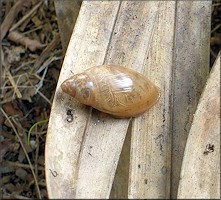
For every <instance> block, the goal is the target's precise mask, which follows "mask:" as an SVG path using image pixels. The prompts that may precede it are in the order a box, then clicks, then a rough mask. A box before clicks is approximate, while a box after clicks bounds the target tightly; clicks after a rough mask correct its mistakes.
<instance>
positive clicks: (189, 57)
mask: <svg viewBox="0 0 221 200" xmlns="http://www.w3.org/2000/svg"><path fill="white" fill-rule="evenodd" d="M211 3H212V2H211V1H178V2H177V9H176V26H175V30H174V31H175V46H174V47H175V48H174V68H173V71H174V80H173V82H174V86H173V87H174V88H173V117H172V118H173V122H172V133H173V136H172V166H171V167H172V169H171V173H172V174H171V175H172V176H171V198H176V196H177V188H178V183H179V176H180V169H181V163H182V160H183V153H184V148H185V145H186V140H187V137H188V133H189V130H190V126H191V123H192V119H193V114H194V112H195V110H196V106H197V104H198V101H199V98H200V94H201V92H202V89H203V87H204V85H205V82H206V79H207V76H208V73H209V43H210V21H211V19H210V16H211Z"/></svg>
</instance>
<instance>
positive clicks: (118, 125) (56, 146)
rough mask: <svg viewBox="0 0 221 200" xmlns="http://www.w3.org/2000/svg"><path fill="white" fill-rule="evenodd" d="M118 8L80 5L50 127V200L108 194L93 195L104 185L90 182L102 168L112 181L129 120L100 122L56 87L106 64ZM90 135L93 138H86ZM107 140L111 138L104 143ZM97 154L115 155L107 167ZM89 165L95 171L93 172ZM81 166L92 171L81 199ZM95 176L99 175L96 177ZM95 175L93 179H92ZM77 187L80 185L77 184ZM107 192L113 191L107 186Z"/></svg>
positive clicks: (95, 3)
mask: <svg viewBox="0 0 221 200" xmlns="http://www.w3.org/2000/svg"><path fill="white" fill-rule="evenodd" d="M118 8H119V2H118V1H112V2H107V1H104V2H100V1H93V2H91V1H85V2H83V5H82V6H81V10H80V14H79V17H78V19H77V23H76V25H75V29H74V32H73V35H72V37H71V40H70V45H69V46H68V49H67V53H66V57H65V60H64V63H63V67H62V70H61V74H60V77H59V81H58V84H57V89H56V94H55V97H54V101H53V105H52V112H51V115H50V121H49V126H48V133H47V144H46V150H45V151H46V152H45V153H46V163H45V164H46V180H47V185H49V186H50V187H48V194H49V197H50V198H80V197H83V195H84V197H88V198H92V197H97V198H98V197H106V196H107V195H108V194H107V192H106V191H103V193H104V194H103V195H100V194H98V193H96V192H95V191H94V190H95V189H97V190H98V191H100V190H101V188H100V187H99V186H101V185H102V182H98V181H97V183H96V182H95V183H94V182H93V180H95V181H96V179H95V175H97V176H98V178H101V177H103V176H105V174H104V171H103V170H104V169H106V168H105V166H108V169H110V170H112V171H113V173H112V176H114V169H112V168H114V167H115V166H116V165H117V161H118V160H117V158H118V154H120V151H121V146H117V145H118V144H117V143H116V144H115V140H117V142H120V143H122V144H123V139H124V136H125V134H124V133H125V132H126V127H127V124H128V120H116V119H112V118H109V116H103V117H102V118H101V119H100V121H99V120H98V119H99V116H98V115H97V116H96V114H95V115H93V117H92V118H89V116H90V115H89V113H90V112H89V108H88V107H86V106H84V105H82V104H80V103H78V102H76V101H74V100H73V98H71V97H68V96H66V95H64V93H62V91H61V88H60V85H61V83H62V82H63V81H64V80H65V79H66V78H68V77H69V76H70V75H71V74H72V73H79V72H81V71H83V70H85V69H86V68H88V67H90V66H93V65H99V64H103V63H104V58H105V55H106V50H107V48H108V44H109V41H110V37H111V33H112V29H113V26H114V23H115V18H116V15H117V12H118ZM107 16H108V21H107ZM67 110H72V113H73V122H71V123H69V122H68V121H67V120H66V118H67V115H66V113H67ZM87 124H88V126H87ZM100 125H101V126H102V125H103V126H107V127H106V128H104V129H103V132H102V131H100V130H94V129H96V128H97V127H98V126H100ZM86 126H87V127H88V128H87V127H86ZM112 128H113V130H112ZM101 129H102V127H101ZM114 129H118V131H116V130H115V134H118V132H119V133H120V134H118V136H116V135H114V134H110V133H111V131H114ZM124 129H125V130H124ZM88 130H89V131H93V133H92V134H90V132H88ZM108 136H110V137H109V138H108ZM112 138H113V139H114V140H112ZM108 142H109V143H111V144H112V146H113V148H114V150H113V151H114V152H116V153H113V152H112V149H111V147H110V146H108ZM89 143H92V144H89ZM101 145H102V147H104V148H105V147H106V150H104V149H102V148H101ZM91 147H92V148H91ZM87 150H89V152H87ZM98 151H99V152H100V154H102V153H103V152H105V153H106V154H108V153H109V152H111V155H113V156H115V160H114V161H113V162H112V163H109V162H108V158H107V159H106V157H105V156H106V155H104V154H103V155H102V156H101V155H100V154H99V155H98V154H97V152H98ZM90 154H91V155H92V156H91V155H90ZM87 158H88V159H89V160H88V163H87V162H85V159H87ZM111 158H112V157H111ZM90 159H92V160H90ZM99 161H101V162H102V163H100V164H101V165H100V166H99V165H98V162H99ZM90 164H91V165H94V167H96V168H95V169H94V168H92V166H90ZM111 164H113V165H114V166H112V165H111ZM82 166H84V167H88V169H94V170H95V171H93V172H92V174H89V176H90V177H87V178H86V179H85V182H87V183H88V184H89V186H91V187H93V188H94V189H93V190H90V187H88V189H87V190H85V191H84V193H83V194H81V191H83V190H84V188H85V186H84V184H83V183H82V176H81V174H82V173H84V172H85V173H86V172H87V170H82ZM100 169H101V170H100ZM54 171H56V173H57V176H56V177H54V176H53V173H52V172H54ZM96 172H97V173H96ZM99 172H100V174H102V176H99V174H98V173H99ZM93 175H94V178H93V180H91V179H92V177H93ZM108 178H111V176H110V174H108ZM79 182H81V183H80V184H79ZM77 183H78V188H77V185H76V184H77ZM103 184H105V183H103ZM107 185H108V184H106V185H105V188H106V190H107V189H108V188H107ZM109 187H111V181H110V184H109ZM108 190H110V189H108ZM90 192H91V194H90Z"/></svg>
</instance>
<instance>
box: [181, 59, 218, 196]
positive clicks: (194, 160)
mask: <svg viewBox="0 0 221 200" xmlns="http://www.w3.org/2000/svg"><path fill="white" fill-rule="evenodd" d="M178 198H182V199H185V198H188V199H190V198H199V199H219V198H220V55H219V57H218V59H217V60H216V62H215V65H214V66H213V69H212V71H211V74H210V76H209V79H208V81H207V83H206V86H205V89H204V91H203V94H202V96H201V98H200V102H199V104H198V106H197V110H196V112H195V114H194V119H193V123H192V126H191V129H190V133H189V136H188V139H187V144H186V147H185V154H184V158H183V163H182V170H181V177H180V182H179V190H178Z"/></svg>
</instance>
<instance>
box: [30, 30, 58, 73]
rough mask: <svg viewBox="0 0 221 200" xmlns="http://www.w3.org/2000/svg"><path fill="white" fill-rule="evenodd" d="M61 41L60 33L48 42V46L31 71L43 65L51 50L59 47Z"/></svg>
mask: <svg viewBox="0 0 221 200" xmlns="http://www.w3.org/2000/svg"><path fill="white" fill-rule="evenodd" d="M59 42H60V35H59V34H56V35H55V37H54V39H53V40H52V42H51V43H50V44H48V46H47V47H46V48H45V49H44V51H43V52H42V53H41V55H40V57H39V59H37V60H36V62H35V64H34V66H33V68H32V70H31V73H33V72H34V71H36V70H37V69H38V68H39V67H40V66H41V64H42V63H43V62H44V61H45V59H47V58H48V57H49V55H50V53H51V51H52V50H53V49H55V48H56V47H57V45H58V44H59Z"/></svg>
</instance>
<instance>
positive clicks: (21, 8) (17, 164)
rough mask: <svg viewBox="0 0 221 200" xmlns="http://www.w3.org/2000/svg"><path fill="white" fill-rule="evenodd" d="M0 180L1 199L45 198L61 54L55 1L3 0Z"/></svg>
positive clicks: (0, 84)
mask: <svg viewBox="0 0 221 200" xmlns="http://www.w3.org/2000/svg"><path fill="white" fill-rule="evenodd" d="M1 8H2V10H1V12H2V18H1V20H2V21H1V45H2V48H1V64H2V69H1V70H0V72H1V83H0V87H1V93H0V105H1V106H0V113H1V115H0V122H1V123H0V129H1V132H0V177H1V179H0V183H1V190H0V191H1V192H0V198H2V199H12V198H16V199H27V198H47V191H46V184H45V174H44V145H45V137H46V136H45V134H46V129H47V123H45V124H39V125H38V126H37V127H35V128H34V129H33V130H32V134H31V139H30V145H28V131H29V129H30V128H31V127H32V125H33V124H35V123H36V122H39V121H41V120H45V119H48V118H49V114H50V108H51V103H52V99H53V95H54V91H55V88H56V83H57V80H58V76H59V72H60V68H61V64H62V62H63V54H62V48H61V42H60V35H59V31H58V25H57V17H56V13H55V8H54V3H53V1H52V0H50V1H39V0H10V1H8V0H2V7H1Z"/></svg>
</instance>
